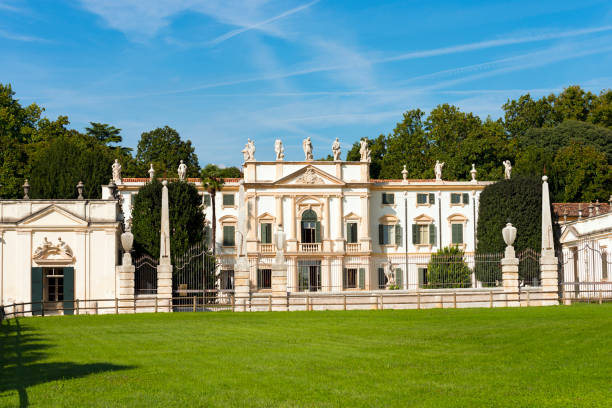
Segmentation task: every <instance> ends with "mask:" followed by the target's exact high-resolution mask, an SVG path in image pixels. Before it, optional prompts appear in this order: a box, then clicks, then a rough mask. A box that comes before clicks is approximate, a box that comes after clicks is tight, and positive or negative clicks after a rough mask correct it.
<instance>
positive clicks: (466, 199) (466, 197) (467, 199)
mask: <svg viewBox="0 0 612 408" xmlns="http://www.w3.org/2000/svg"><path fill="white" fill-rule="evenodd" d="M463 204H465V205H469V204H470V195H469V194H468V193H463Z"/></svg>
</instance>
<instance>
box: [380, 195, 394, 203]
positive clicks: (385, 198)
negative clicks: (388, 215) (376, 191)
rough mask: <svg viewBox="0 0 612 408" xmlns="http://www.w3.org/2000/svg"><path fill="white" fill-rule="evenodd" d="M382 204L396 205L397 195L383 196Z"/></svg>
mask: <svg viewBox="0 0 612 408" xmlns="http://www.w3.org/2000/svg"><path fill="white" fill-rule="evenodd" d="M382 203H383V204H394V203H395V195H394V194H393V193H383V195H382Z"/></svg>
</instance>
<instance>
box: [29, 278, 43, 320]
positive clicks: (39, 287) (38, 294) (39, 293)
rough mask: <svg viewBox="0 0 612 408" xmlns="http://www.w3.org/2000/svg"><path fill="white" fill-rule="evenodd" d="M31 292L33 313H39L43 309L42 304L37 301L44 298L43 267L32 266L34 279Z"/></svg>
mask: <svg viewBox="0 0 612 408" xmlns="http://www.w3.org/2000/svg"><path fill="white" fill-rule="evenodd" d="M31 289H32V291H31V294H32V300H31V301H32V315H39V314H40V313H41V311H42V304H41V303H35V302H42V300H43V272H42V268H39V267H35V268H32V279H31Z"/></svg>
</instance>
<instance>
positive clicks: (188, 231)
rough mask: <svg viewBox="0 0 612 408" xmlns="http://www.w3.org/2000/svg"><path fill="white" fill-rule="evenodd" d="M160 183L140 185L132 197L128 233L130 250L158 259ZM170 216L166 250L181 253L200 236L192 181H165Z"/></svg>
mask: <svg viewBox="0 0 612 408" xmlns="http://www.w3.org/2000/svg"><path fill="white" fill-rule="evenodd" d="M161 195H162V184H161V183H160V182H159V181H158V180H157V179H155V180H153V181H152V182H150V183H147V184H146V185H144V186H142V187H141V188H140V190H138V194H137V195H136V196H135V197H134V208H133V209H132V233H133V234H134V249H135V250H136V252H138V253H148V254H149V255H151V256H153V257H155V258H159V241H160V227H161V225H160V224H161ZM168 199H169V208H168V210H169V215H170V252H171V255H172V256H173V257H174V256H177V255H183V254H184V253H185V252H186V251H187V249H189V247H191V245H194V244H196V243H198V242H202V240H203V238H204V214H203V213H202V207H201V197H200V195H199V194H198V191H197V189H196V188H195V186H194V185H193V184H190V183H186V182H184V181H178V182H174V183H170V184H168Z"/></svg>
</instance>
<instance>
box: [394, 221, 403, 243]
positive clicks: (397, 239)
mask: <svg viewBox="0 0 612 408" xmlns="http://www.w3.org/2000/svg"><path fill="white" fill-rule="evenodd" d="M395 245H397V246H402V226H401V225H399V224H396V225H395Z"/></svg>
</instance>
